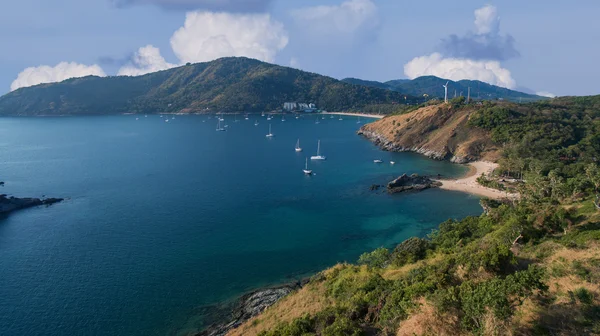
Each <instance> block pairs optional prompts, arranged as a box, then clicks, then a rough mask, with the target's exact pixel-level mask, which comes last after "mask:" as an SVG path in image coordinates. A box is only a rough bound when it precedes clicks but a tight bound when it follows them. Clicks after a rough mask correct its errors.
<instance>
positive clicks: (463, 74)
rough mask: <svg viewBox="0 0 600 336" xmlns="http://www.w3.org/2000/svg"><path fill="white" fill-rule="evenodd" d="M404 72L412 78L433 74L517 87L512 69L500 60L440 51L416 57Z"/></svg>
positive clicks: (511, 87) (447, 77) (452, 78)
mask: <svg viewBox="0 0 600 336" xmlns="http://www.w3.org/2000/svg"><path fill="white" fill-rule="evenodd" d="M404 74H405V75H406V76H407V77H409V78H411V79H413V78H417V77H420V76H427V75H432V76H437V77H440V78H445V79H451V80H461V79H471V80H480V81H482V82H486V83H490V84H493V85H498V86H502V87H505V88H509V89H513V88H515V87H516V82H515V80H514V79H513V78H512V76H511V74H510V71H509V70H507V69H504V68H503V67H502V66H501V65H500V62H497V61H475V60H470V59H460V58H444V57H442V55H441V54H439V53H433V54H431V55H428V56H421V57H416V58H414V59H413V60H411V61H410V62H408V63H407V64H405V65H404Z"/></svg>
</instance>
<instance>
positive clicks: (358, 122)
mask: <svg viewBox="0 0 600 336" xmlns="http://www.w3.org/2000/svg"><path fill="white" fill-rule="evenodd" d="M356 123H357V124H360V116H358V121H357V122H356Z"/></svg>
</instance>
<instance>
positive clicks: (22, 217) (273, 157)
mask: <svg viewBox="0 0 600 336" xmlns="http://www.w3.org/2000/svg"><path fill="white" fill-rule="evenodd" d="M314 118H315V117H305V118H301V119H299V120H297V119H295V118H293V117H292V116H288V119H287V121H281V119H280V118H279V117H278V118H275V119H274V120H272V121H271V123H272V130H273V133H274V134H275V137H274V138H273V139H268V138H266V137H265V135H266V134H267V133H268V129H269V127H268V124H269V122H268V121H267V120H266V118H265V117H260V116H253V117H251V119H250V120H240V121H239V122H234V120H233V119H234V118H233V116H226V117H225V119H227V120H226V121H225V122H224V123H223V124H228V128H227V129H228V131H226V132H216V131H215V128H216V125H217V122H216V120H215V118H214V117H213V118H211V119H208V117H206V116H176V117H175V119H171V120H170V121H169V122H165V121H164V118H160V117H159V116H158V115H150V116H148V117H147V118H144V116H141V117H140V119H139V120H136V117H135V116H111V117H65V118H4V119H0V181H5V182H6V186H4V187H0V193H6V194H11V195H15V196H35V197H41V196H42V195H47V196H49V197H50V196H52V197H67V198H68V200H67V201H65V202H64V203H61V204H57V205H54V206H51V207H47V208H44V207H42V208H34V209H28V210H25V211H22V212H19V213H15V214H13V215H11V216H9V217H8V218H6V219H1V220H0V335H108V336H112V335H166V334H171V335H172V334H177V333H185V332H186V331H188V330H193V328H196V327H198V325H199V323H200V321H201V319H198V318H196V317H197V316H198V314H199V312H200V311H201V310H202V309H201V308H202V307H204V306H206V305H210V304H214V303H216V302H221V301H226V300H230V299H232V298H235V297H237V296H239V295H241V294H243V293H245V292H247V291H249V290H252V289H255V288H258V287H261V286H266V285H272V284H277V283H282V282H286V281H290V280H292V279H298V278H301V277H304V276H307V275H310V274H313V273H314V272H317V271H319V270H321V269H323V268H326V267H328V266H331V265H334V264H335V263H337V262H343V261H350V262H353V261H355V260H356V259H357V258H358V256H359V255H360V254H361V253H363V252H365V251H370V250H373V249H375V248H377V247H380V246H387V247H391V246H393V245H394V244H395V243H398V242H400V241H402V240H404V239H406V238H408V237H411V236H424V235H426V234H427V233H428V232H430V231H431V229H433V228H434V227H436V226H437V225H438V224H439V223H440V222H442V221H444V220H446V219H448V218H461V217H464V216H467V215H477V214H479V213H480V212H481V208H480V206H479V204H478V202H479V200H478V198H476V197H473V196H469V195H466V194H462V193H456V192H448V191H441V190H428V191H424V192H421V193H408V194H399V195H393V196H391V195H387V194H386V193H384V192H381V191H380V192H372V191H370V190H369V187H370V186H371V185H372V184H384V183H386V182H388V181H389V180H391V179H392V178H394V177H397V176H398V175H400V174H402V173H405V172H406V173H413V172H415V173H419V174H438V173H439V174H443V175H445V176H458V175H460V174H462V173H464V172H465V168H464V167H462V166H458V165H453V164H450V163H447V162H438V161H433V160H429V159H427V158H424V157H421V156H418V155H414V154H407V153H388V152H382V151H380V150H379V149H377V148H376V147H375V146H374V145H372V144H371V143H370V142H369V141H367V140H365V139H363V138H361V137H359V136H357V135H356V130H357V129H358V127H359V126H360V125H358V124H357V123H356V121H357V119H356V118H350V117H345V118H344V120H342V121H340V120H338V118H337V117H336V118H334V119H330V118H326V119H325V120H321V123H320V124H315V119H314ZM240 119H243V118H241V117H240ZM255 120H258V122H259V123H260V124H259V125H258V126H254V122H255ZM298 138H300V145H301V147H303V148H304V151H303V152H301V153H296V152H295V151H294V146H295V144H296V140H297V139H298ZM318 139H320V140H321V149H322V154H323V155H325V156H327V161H322V162H310V160H309V166H310V168H311V169H313V170H314V172H315V173H316V175H314V176H312V177H309V176H305V175H304V174H303V172H302V169H303V168H304V164H305V157H306V156H310V155H314V154H316V149H317V140H318ZM374 159H381V160H383V161H384V163H382V164H375V163H373V160H374ZM392 160H393V161H395V162H396V164H395V165H391V164H390V163H389V162H390V161H392Z"/></svg>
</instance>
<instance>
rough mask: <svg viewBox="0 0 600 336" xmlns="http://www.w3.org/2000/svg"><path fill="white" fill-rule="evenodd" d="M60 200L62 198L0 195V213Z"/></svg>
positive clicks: (5, 213)
mask: <svg viewBox="0 0 600 336" xmlns="http://www.w3.org/2000/svg"><path fill="white" fill-rule="evenodd" d="M62 201H63V199H62V198H44V199H40V198H17V197H7V196H6V195H0V215H7V214H9V213H11V212H13V211H17V210H22V209H27V208H32V207H36V206H40V205H52V204H54V203H58V202H62Z"/></svg>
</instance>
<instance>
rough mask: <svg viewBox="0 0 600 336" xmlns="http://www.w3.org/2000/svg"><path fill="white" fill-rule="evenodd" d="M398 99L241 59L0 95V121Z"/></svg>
mask: <svg viewBox="0 0 600 336" xmlns="http://www.w3.org/2000/svg"><path fill="white" fill-rule="evenodd" d="M401 100H402V101H405V99H404V95H402V94H400V93H398V92H394V91H390V90H384V89H380V88H372V87H366V86H359V85H352V84H348V83H344V82H341V81H339V80H336V79H333V78H330V77H326V76H321V75H318V74H314V73H309V72H304V71H300V70H296V69H292V68H287V67H282V66H278V65H273V64H268V63H264V62H260V61H257V60H253V59H248V58H235V57H231V58H222V59H218V60H215V61H212V62H207V63H197V64H188V65H186V66H181V67H178V68H173V69H169V70H165V71H159V72H155V73H151V74H147V75H143V76H138V77H124V76H112V77H95V76H89V77H83V78H73V79H68V80H65V81H63V82H60V83H51V84H40V85H37V86H33V87H28V88H21V89H18V90H16V91H13V92H10V93H8V94H6V95H4V96H2V97H0V115H90V114H119V113H163V112H166V113H169V112H170V113H199V112H204V111H210V112H221V111H223V112H261V111H270V110H275V109H280V108H281V107H282V106H283V103H284V102H288V101H291V102H304V103H315V104H316V105H317V107H318V108H320V109H324V110H329V111H348V110H360V109H361V108H364V107H365V106H368V105H378V104H393V103H395V102H399V101H401Z"/></svg>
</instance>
